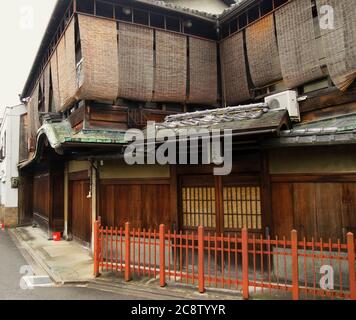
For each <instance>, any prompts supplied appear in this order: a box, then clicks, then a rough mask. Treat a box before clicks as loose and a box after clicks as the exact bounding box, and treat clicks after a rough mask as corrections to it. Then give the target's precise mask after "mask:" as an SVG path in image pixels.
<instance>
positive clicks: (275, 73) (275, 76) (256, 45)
mask: <svg viewBox="0 0 356 320" xmlns="http://www.w3.org/2000/svg"><path fill="white" fill-rule="evenodd" d="M246 45H247V56H248V61H249V66H250V72H251V77H252V82H253V83H254V85H255V86H256V87H262V86H265V85H267V84H270V83H273V82H274V81H277V80H280V79H282V71H281V64H280V62H279V55H278V46H277V38H276V33H275V26H274V16H273V14H270V15H268V16H266V17H265V18H263V19H261V20H260V21H258V22H256V23H254V24H253V25H251V26H250V27H248V28H247V29H246Z"/></svg>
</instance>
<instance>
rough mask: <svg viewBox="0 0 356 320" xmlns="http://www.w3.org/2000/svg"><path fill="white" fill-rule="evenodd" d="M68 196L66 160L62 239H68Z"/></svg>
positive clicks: (66, 166) (66, 165)
mask: <svg viewBox="0 0 356 320" xmlns="http://www.w3.org/2000/svg"><path fill="white" fill-rule="evenodd" d="M68 197H69V174H68V162H66V163H65V165H64V232H63V237H64V239H68V233H69V230H68V216H69V214H68V204H69V203H68Z"/></svg>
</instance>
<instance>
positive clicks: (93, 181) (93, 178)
mask: <svg viewBox="0 0 356 320" xmlns="http://www.w3.org/2000/svg"><path fill="white" fill-rule="evenodd" d="M97 174H98V163H97V161H94V160H90V190H91V222H92V229H91V230H92V234H91V250H92V252H93V253H94V225H95V222H96V220H97V181H98V179H97Z"/></svg>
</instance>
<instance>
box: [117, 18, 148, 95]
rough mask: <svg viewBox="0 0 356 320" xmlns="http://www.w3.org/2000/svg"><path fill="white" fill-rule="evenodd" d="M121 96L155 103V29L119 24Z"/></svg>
mask: <svg viewBox="0 0 356 320" xmlns="http://www.w3.org/2000/svg"><path fill="white" fill-rule="evenodd" d="M118 52H119V53H118V54H119V58H118V59H119V73H118V75H119V77H118V79H119V91H118V96H119V97H121V98H126V99H133V100H139V101H151V100H152V94H153V30H151V29H148V28H146V27H141V26H134V25H130V24H125V23H121V22H120V23H119V50H118Z"/></svg>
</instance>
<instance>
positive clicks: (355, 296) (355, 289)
mask: <svg viewBox="0 0 356 320" xmlns="http://www.w3.org/2000/svg"><path fill="white" fill-rule="evenodd" d="M347 253H348V254H347V256H348V260H349V280H350V298H351V300H356V279H355V240H354V235H353V233H351V232H349V233H348V234H347Z"/></svg>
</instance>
